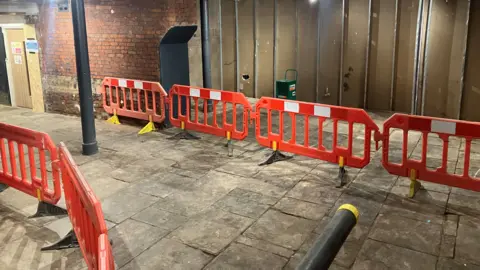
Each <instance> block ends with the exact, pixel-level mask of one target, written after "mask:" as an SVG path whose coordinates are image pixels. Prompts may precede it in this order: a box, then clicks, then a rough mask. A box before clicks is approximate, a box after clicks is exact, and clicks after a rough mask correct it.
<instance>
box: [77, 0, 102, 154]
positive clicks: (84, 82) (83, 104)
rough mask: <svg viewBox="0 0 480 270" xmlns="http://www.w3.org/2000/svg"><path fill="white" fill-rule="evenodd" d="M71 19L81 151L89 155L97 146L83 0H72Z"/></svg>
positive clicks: (95, 151) (96, 149)
mask: <svg viewBox="0 0 480 270" xmlns="http://www.w3.org/2000/svg"><path fill="white" fill-rule="evenodd" d="M72 20H73V37H74V40H75V59H76V62H77V77H78V91H79V97H80V115H81V120H82V135H83V144H82V153H83V154H84V155H86V156H90V155H94V154H96V153H97V152H98V146H97V139H96V135H95V117H94V115H93V97H92V79H91V77H90V64H89V62H88V43H87V26H86V23H85V5H84V3H83V0H72Z"/></svg>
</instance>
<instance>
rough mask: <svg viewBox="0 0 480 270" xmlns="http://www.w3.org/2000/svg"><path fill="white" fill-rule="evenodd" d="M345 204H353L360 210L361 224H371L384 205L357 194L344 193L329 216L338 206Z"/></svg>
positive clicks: (331, 215) (359, 220)
mask: <svg viewBox="0 0 480 270" xmlns="http://www.w3.org/2000/svg"><path fill="white" fill-rule="evenodd" d="M343 204H352V205H354V206H355V207H356V208H357V209H358V211H359V212H360V217H359V219H358V222H359V224H363V225H371V224H372V223H373V221H374V220H375V218H376V217H377V215H378V213H379V212H380V208H381V207H382V203H380V202H378V201H374V200H370V199H366V198H364V197H359V196H355V195H350V194H343V195H342V196H340V198H339V199H338V200H337V201H336V203H335V205H334V206H333V208H332V209H331V210H330V213H329V216H330V217H333V216H334V215H335V212H336V211H337V210H338V208H339V207H340V206H342V205H343Z"/></svg>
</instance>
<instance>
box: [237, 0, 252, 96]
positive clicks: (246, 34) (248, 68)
mask: <svg viewBox="0 0 480 270" xmlns="http://www.w3.org/2000/svg"><path fill="white" fill-rule="evenodd" d="M253 4H254V0H243V1H239V2H238V36H239V39H238V45H239V54H240V55H239V56H238V60H239V64H240V65H239V67H240V70H239V76H240V92H242V93H244V94H245V95H246V96H248V97H253V96H255V93H254V87H255V73H254V72H255V70H254V46H255V37H254V31H253V27H254V16H253V8H254V6H253Z"/></svg>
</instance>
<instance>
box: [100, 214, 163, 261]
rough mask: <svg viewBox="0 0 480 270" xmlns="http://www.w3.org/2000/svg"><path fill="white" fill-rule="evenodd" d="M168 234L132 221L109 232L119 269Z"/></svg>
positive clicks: (123, 223) (127, 221)
mask: <svg viewBox="0 0 480 270" xmlns="http://www.w3.org/2000/svg"><path fill="white" fill-rule="evenodd" d="M167 233H168V231H167V230H165V229H162V228H157V227H154V226H151V225H148V224H145V223H142V222H139V221H136V220H132V219H127V220H125V221H124V222H122V223H121V224H119V225H117V226H115V227H114V228H113V229H112V230H110V231H109V233H108V236H109V238H110V240H112V242H113V245H112V248H113V256H114V258H115V263H116V265H117V267H118V268H120V267H122V266H124V265H125V264H127V263H128V262H129V261H131V260H132V259H133V258H135V257H136V256H138V255H139V254H140V253H142V252H143V251H145V250H146V249H148V248H149V247H151V246H152V245H153V244H155V243H156V242H158V241H159V240H160V239H161V238H162V237H164V236H165V235H166V234H167Z"/></svg>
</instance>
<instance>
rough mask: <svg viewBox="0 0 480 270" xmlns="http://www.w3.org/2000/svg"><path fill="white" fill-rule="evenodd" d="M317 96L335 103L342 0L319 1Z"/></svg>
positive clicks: (337, 88)
mask: <svg viewBox="0 0 480 270" xmlns="http://www.w3.org/2000/svg"><path fill="white" fill-rule="evenodd" d="M319 5H320V11H319V17H320V18H319V33H320V38H319V44H320V48H319V53H320V56H319V57H320V61H319V65H318V97H317V100H318V102H320V103H325V104H333V105H336V104H337V98H338V91H339V74H340V45H341V42H342V35H341V33H342V30H341V29H342V1H340V0H324V1H319Z"/></svg>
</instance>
